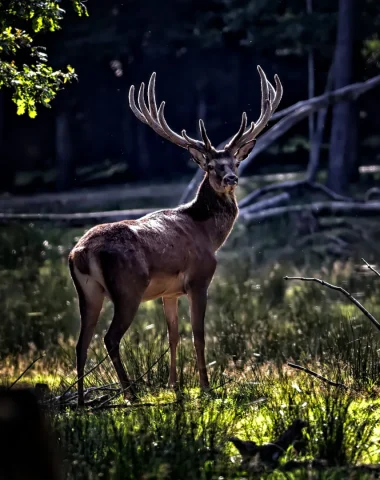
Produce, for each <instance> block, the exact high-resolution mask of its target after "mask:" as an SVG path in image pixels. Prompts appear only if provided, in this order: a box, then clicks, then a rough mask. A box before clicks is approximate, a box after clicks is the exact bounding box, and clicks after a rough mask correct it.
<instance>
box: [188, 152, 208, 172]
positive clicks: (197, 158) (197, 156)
mask: <svg viewBox="0 0 380 480" xmlns="http://www.w3.org/2000/svg"><path fill="white" fill-rule="evenodd" d="M188 150H189V153H190V155H191V157H192V159H193V160H194V162H195V163H197V164H198V165H199V166H200V167H201V168H202V170H205V171H207V160H206V157H205V156H204V155H203V153H201V152H200V151H199V150H197V149H196V148H192V147H188Z"/></svg>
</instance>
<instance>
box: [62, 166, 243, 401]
mask: <svg viewBox="0 0 380 480" xmlns="http://www.w3.org/2000/svg"><path fill="white" fill-rule="evenodd" d="M227 167H228V166H227ZM234 170H235V169H234ZM210 175H214V176H215V178H214V181H221V180H219V179H218V178H217V177H216V175H218V171H216V169H215V170H214V171H213V173H212V174H211V173H210V174H209V173H206V174H205V177H204V179H203V182H202V184H201V186H200V188H199V190H198V193H197V195H196V197H195V199H194V200H193V201H192V202H190V203H188V204H186V205H181V206H180V207H178V208H175V209H171V210H160V211H157V212H154V213H152V214H150V215H147V216H145V217H142V218H141V219H139V220H125V221H122V222H116V223H110V224H103V225H98V226H96V227H94V228H92V229H90V230H89V231H88V232H87V233H85V234H84V235H83V237H82V238H81V239H80V240H79V242H78V243H77V245H76V246H75V247H74V248H73V250H72V251H71V253H70V255H69V265H70V272H71V276H72V278H73V281H74V284H75V287H76V290H77V293H78V298H79V305H80V312H81V322H82V328H81V335H80V337H79V340H78V344H77V367H78V378H81V377H82V376H83V373H84V363H85V361H86V356H87V349H88V345H89V343H90V341H91V338H92V335H93V332H94V328H95V325H96V322H97V318H98V316H99V313H100V309H101V305H102V303H103V298H104V296H105V295H106V296H108V297H110V298H111V300H112V301H113V303H114V304H115V315H114V320H113V321H112V323H111V326H110V329H109V331H108V332H107V335H106V337H105V343H106V346H107V349H108V351H109V352H110V355H111V359H112V361H113V362H114V365H115V368H116V370H117V373H118V376H119V379H120V381H121V384H122V386H123V388H124V389H125V390H127V391H128V393H130V392H132V393H133V389H132V386H131V384H130V382H129V380H128V378H127V376H126V374H125V371H124V368H123V366H122V364H121V360H120V356H119V351H118V348H119V347H118V344H119V342H120V340H121V338H122V336H123V334H124V333H125V331H126V330H127V328H128V327H129V325H130V323H131V322H132V320H133V317H134V314H135V312H136V310H137V308H138V305H139V303H140V302H141V301H146V300H152V299H156V298H159V297H162V298H163V300H164V311H165V315H166V318H167V321H168V333H169V345H170V350H171V368H170V379H169V382H170V384H171V385H173V386H175V385H176V381H177V380H176V371H175V370H176V366H175V365H176V362H175V357H176V348H177V344H178V317H177V298H178V297H179V296H181V295H186V294H187V295H188V296H189V300H190V306H191V309H192V316H193V317H194V316H199V317H200V318H201V319H202V321H201V324H200V325H199V326H198V324H197V323H196V322H192V323H193V332H194V343H195V346H196V350H197V357H198V360H199V362H200V365H199V370H200V376H201V382H202V381H203V386H205V387H207V386H208V379H207V373H206V367H205V360H204V353H203V351H204V327H203V318H204V313H205V308H206V295H207V288H208V285H209V283H210V282H211V279H212V277H213V274H214V271H215V267H216V259H215V252H216V251H217V250H218V249H219V248H220V247H221V246H222V245H223V243H224V242H225V240H226V239H227V237H228V235H229V233H230V232H231V230H232V227H233V224H234V222H235V220H236V217H237V214H238V207H237V203H236V198H235V194H234V191H233V190H228V191H227V190H226V191H224V192H217V191H215V189H214V188H213V187H212V186H211V181H210ZM198 296H199V297H200V299H201V300H200V301H197V303H195V301H194V299H195V298H197V297H198ZM192 299H193V300H192ZM199 308H200V310H199ZM122 311H128V312H129V311H130V312H131V315H130V316H129V317H128V318H122V317H123V313H122ZM112 352H115V354H114V355H113V353H112ZM78 391H79V399H78V401H79V403H80V404H83V380H80V381H79V382H78Z"/></svg>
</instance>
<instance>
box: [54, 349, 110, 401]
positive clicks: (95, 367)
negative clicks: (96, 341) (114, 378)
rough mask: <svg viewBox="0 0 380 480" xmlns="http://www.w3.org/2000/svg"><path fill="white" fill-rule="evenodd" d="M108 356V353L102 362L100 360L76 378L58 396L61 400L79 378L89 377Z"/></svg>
mask: <svg viewBox="0 0 380 480" xmlns="http://www.w3.org/2000/svg"><path fill="white" fill-rule="evenodd" d="M107 358H108V353H107V355H106V356H105V357H104V358H102V360H100V362H98V363H97V364H96V365H95V366H94V367H92V368H90V370H89V371H88V372H86V373H84V374H83V375H82V376H81V377H79V378H77V379H76V380H75V382H73V383H72V384H71V385H69V386H68V387H67V389H66V390H65V391H64V392H63V393H62V395H61V396H60V397H58V398H59V399H60V400H63V398H64V396H65V395H66V394H67V393H68V392H69V391H70V390H71V389H72V388H73V387H74V386H75V385H76V384H77V383H78V382H79V380H81V379H82V378H85V377H87V375H89V374H90V373H91V372H93V371H94V370H96V369H97V368H98V367H99V366H100V365H101V364H102V363H103V362H104V361H105V360H106V359H107Z"/></svg>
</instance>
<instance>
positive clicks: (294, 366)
mask: <svg viewBox="0 0 380 480" xmlns="http://www.w3.org/2000/svg"><path fill="white" fill-rule="evenodd" d="M288 365H289V367H292V368H295V369H296V370H301V372H305V373H307V374H309V375H311V376H313V377H316V378H318V379H319V380H322V382H325V383H327V384H328V385H331V386H333V387H341V388H344V389H346V390H348V387H347V386H346V385H344V383H338V382H333V381H332V380H329V379H328V378H326V377H323V376H322V375H320V374H319V373H317V372H313V370H310V369H309V368H306V367H301V365H296V364H295V363H290V362H288Z"/></svg>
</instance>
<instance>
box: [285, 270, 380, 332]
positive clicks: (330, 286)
mask: <svg viewBox="0 0 380 480" xmlns="http://www.w3.org/2000/svg"><path fill="white" fill-rule="evenodd" d="M284 280H302V281H303V282H316V283H319V284H320V285H322V286H324V287H327V288H330V289H331V290H337V291H338V292H340V293H343V295H344V296H346V297H347V298H348V299H349V300H350V301H351V302H352V303H353V304H354V305H356V306H357V307H358V309H359V310H360V311H361V312H362V313H363V314H364V315H365V316H366V317H367V318H369V320H370V321H371V322H372V323H373V325H375V327H376V328H377V329H378V330H380V323H379V322H378V321H377V320H376V318H375V317H374V316H373V315H372V313H370V312H369V311H368V310H367V309H366V308H365V307H363V305H362V304H361V303H360V302H359V301H358V300H356V298H355V297H353V296H352V295H351V293H349V292H347V290H345V289H344V288H342V287H338V286H336V285H332V284H331V283H327V282H325V281H324V280H320V279H319V278H313V277H312V278H308V277H288V276H286V277H284Z"/></svg>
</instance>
